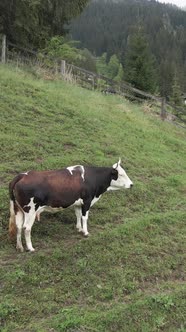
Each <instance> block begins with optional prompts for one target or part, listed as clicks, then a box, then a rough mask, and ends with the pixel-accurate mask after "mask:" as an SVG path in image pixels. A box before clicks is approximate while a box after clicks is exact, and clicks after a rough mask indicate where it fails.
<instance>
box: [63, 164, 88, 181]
mask: <svg viewBox="0 0 186 332" xmlns="http://www.w3.org/2000/svg"><path fill="white" fill-rule="evenodd" d="M67 170H68V171H69V172H70V174H71V175H73V173H72V172H73V171H77V170H79V171H80V173H81V177H82V179H83V181H85V169H84V167H83V166H82V165H75V166H69V167H67Z"/></svg>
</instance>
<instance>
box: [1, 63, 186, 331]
mask: <svg viewBox="0 0 186 332" xmlns="http://www.w3.org/2000/svg"><path fill="white" fill-rule="evenodd" d="M0 112H1V132H0V142H1V144H0V146H1V149H0V156H1V165H0V172H1V174H0V181H1V188H0V209H1V210H0V218H1V226H0V232H1V235H0V237H1V252H0V262H1V265H2V268H1V271H0V275H1V280H2V283H1V294H0V303H1V304H0V316H1V324H2V331H4V332H5V331H39V332H41V331H51V330H52V329H53V330H54V331H127V332H128V331H158V330H159V329H161V330H162V331H175V330H177V331H183V329H184V315H185V304H186V303H185V298H186V296H185V295H186V288H185V275H184V270H185V260H184V255H185V252H186V241H185V236H186V228H185V216H186V210H185V194H186V141H185V138H186V132H185V131H184V130H182V129H180V128H177V127H175V126H173V125H172V124H169V123H166V122H162V121H161V120H160V119H159V118H157V117H156V116H155V115H153V114H146V113H144V112H143V106H140V105H135V104H131V103H129V102H127V101H126V100H124V99H122V98H120V97H116V96H103V95H102V94H101V93H99V92H96V91H95V92H92V91H88V90H85V89H82V88H80V87H78V86H73V85H70V84H67V83H65V82H57V81H56V82H55V81H54V82H46V81H42V80H37V79H34V78H33V77H32V76H31V75H29V74H28V73H26V72H22V71H15V70H14V69H12V68H8V67H3V66H1V67H0ZM119 157H121V158H122V160H123V165H124V167H125V168H126V169H127V173H128V175H129V176H130V178H131V179H132V181H133V182H134V188H133V190H132V191H123V192H115V193H110V194H105V195H104V196H103V197H102V199H101V200H100V202H98V203H97V204H96V205H95V207H93V208H92V210H91V213H90V218H89V230H90V233H91V236H90V238H89V239H84V238H82V237H81V236H80V235H79V234H77V233H76V230H75V227H74V222H75V216H74V212H73V210H71V209H68V210H65V211H64V212H63V213H57V214H55V215H51V214H43V215H42V220H41V222H40V223H36V224H35V225H34V226H35V227H34V230H33V242H34V244H35V247H36V249H37V251H36V253H35V254H33V255H31V254H29V253H24V254H18V253H17V252H16V251H15V247H14V244H11V243H10V242H9V240H8V237H7V231H6V230H7V224H8V215H9V212H8V208H9V207H8V190H7V188H8V182H9V180H10V179H11V178H12V177H13V176H14V175H15V174H16V173H17V172H20V171H25V170H28V169H53V168H61V167H63V166H67V165H68V166H69V165H73V164H77V163H83V164H95V165H108V166H110V165H112V164H113V163H114V162H116V161H117V160H118V158H119Z"/></svg>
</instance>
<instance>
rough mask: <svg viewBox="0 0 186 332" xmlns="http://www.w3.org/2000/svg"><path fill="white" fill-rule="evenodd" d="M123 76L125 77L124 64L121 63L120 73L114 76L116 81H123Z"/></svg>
mask: <svg viewBox="0 0 186 332" xmlns="http://www.w3.org/2000/svg"><path fill="white" fill-rule="evenodd" d="M123 77H124V72H123V66H122V64H121V63H120V65H119V69H118V73H117V75H116V76H115V77H114V81H116V82H121V81H122V80H123Z"/></svg>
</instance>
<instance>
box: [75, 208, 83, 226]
mask: <svg viewBox="0 0 186 332" xmlns="http://www.w3.org/2000/svg"><path fill="white" fill-rule="evenodd" d="M75 214H76V218H77V223H76V228H77V230H78V232H83V228H82V224H81V221H82V212H81V207H79V206H76V207H75Z"/></svg>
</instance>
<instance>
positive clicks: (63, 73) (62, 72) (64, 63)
mask: <svg viewBox="0 0 186 332" xmlns="http://www.w3.org/2000/svg"><path fill="white" fill-rule="evenodd" d="M65 73H66V61H65V60H61V75H62V76H64V75H65Z"/></svg>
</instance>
